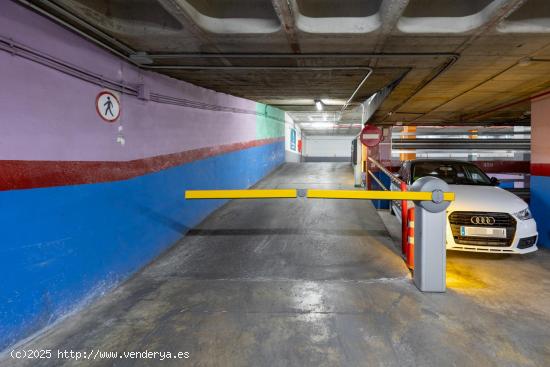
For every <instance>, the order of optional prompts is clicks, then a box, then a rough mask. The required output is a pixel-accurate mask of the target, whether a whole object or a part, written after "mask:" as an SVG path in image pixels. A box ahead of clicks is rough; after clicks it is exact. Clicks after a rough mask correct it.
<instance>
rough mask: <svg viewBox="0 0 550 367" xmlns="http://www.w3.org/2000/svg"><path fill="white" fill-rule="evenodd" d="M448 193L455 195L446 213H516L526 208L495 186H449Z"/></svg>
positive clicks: (514, 196) (508, 193) (524, 204)
mask: <svg viewBox="0 0 550 367" xmlns="http://www.w3.org/2000/svg"><path fill="white" fill-rule="evenodd" d="M449 191H452V192H454V193H455V201H453V202H451V205H450V206H449V208H448V209H447V212H453V211H484V212H501V213H516V212H519V211H520V210H523V209H525V208H526V207H527V203H526V202H525V201H523V200H521V199H520V198H519V197H517V196H516V195H514V194H512V193H511V192H508V191H506V190H503V189H501V188H499V187H495V186H474V185H449Z"/></svg>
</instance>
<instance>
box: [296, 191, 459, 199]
mask: <svg viewBox="0 0 550 367" xmlns="http://www.w3.org/2000/svg"><path fill="white" fill-rule="evenodd" d="M307 197H308V198H311V199H364V200H412V201H431V200H432V198H433V194H432V193H431V192H419V191H375V190H369V191H363V190H313V189H312V190H307ZM454 199H455V194H454V192H444V193H443V200H444V201H453V200H454Z"/></svg>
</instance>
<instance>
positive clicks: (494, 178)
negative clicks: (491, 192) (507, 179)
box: [491, 177, 500, 186]
mask: <svg viewBox="0 0 550 367" xmlns="http://www.w3.org/2000/svg"><path fill="white" fill-rule="evenodd" d="M491 184H492V185H493V186H498V185H499V184H500V181H499V180H498V178H496V177H491Z"/></svg>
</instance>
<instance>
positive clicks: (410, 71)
mask: <svg viewBox="0 0 550 367" xmlns="http://www.w3.org/2000/svg"><path fill="white" fill-rule="evenodd" d="M20 2H23V3H27V4H31V5H34V6H36V7H40V8H41V9H42V10H45V11H46V12H48V13H49V14H51V15H54V16H55V17H57V18H60V19H62V20H63V21H66V22H68V23H70V24H71V25H74V26H75V27H77V28H78V29H80V30H82V31H84V32H86V33H87V34H89V35H90V36H92V37H93V38H95V39H97V40H99V41H101V42H102V43H104V44H106V45H108V46H109V47H110V48H111V49H113V50H115V51H117V52H119V53H121V54H123V55H124V56H126V57H130V58H131V59H132V60H133V61H134V62H137V63H141V66H142V67H144V68H148V69H152V70H155V71H158V72H161V73H164V74H167V75H170V76H172V77H175V78H179V79H182V80H186V81H189V82H191V83H194V84H197V85H201V86H204V87H207V88H211V89H214V90H217V91H220V92H225V93H230V94H233V95H237V96H242V97H245V98H249V99H253V100H256V101H260V102H264V103H269V104H272V105H276V106H278V107H280V108H282V109H284V110H287V111H289V112H291V114H292V116H293V117H294V118H295V119H296V121H297V122H299V123H304V125H303V128H304V131H305V132H306V133H310V134H314V133H339V134H350V133H356V132H357V129H358V128H359V127H358V126H360V122H361V121H360V120H361V117H360V113H359V112H358V111H359V110H358V109H357V110H356V111H355V112H351V113H347V114H346V115H345V116H343V117H342V118H341V119H340V118H339V115H336V117H335V118H332V120H331V118H329V113H328V112H327V114H326V115H325V116H324V115H322V114H321V115H320V114H318V113H317V111H316V110H315V106H314V100H315V99H322V100H323V101H324V102H325V101H327V102H326V103H325V110H326V111H339V109H341V107H342V105H343V104H344V103H345V101H346V100H347V99H348V98H349V97H350V96H351V94H352V93H353V92H354V91H355V89H356V87H357V85H358V84H359V82H360V81H361V80H362V79H363V78H364V76H365V75H366V74H367V72H368V68H369V67H370V68H372V69H373V70H374V71H373V73H372V75H371V76H370V77H369V78H368V80H367V82H366V83H365V84H364V85H363V86H362V87H361V88H360V89H359V91H358V93H357V94H356V96H355V98H354V101H355V102H362V101H363V100H365V99H366V98H367V97H369V96H370V95H372V94H373V93H374V92H376V91H377V90H379V89H381V88H383V87H384V86H386V85H388V84H390V83H391V82H393V81H395V80H397V79H399V78H401V77H403V79H402V80H401V82H400V83H399V84H398V85H397V87H396V88H395V89H394V90H393V92H392V93H391V94H390V95H389V97H388V98H386V100H385V101H384V102H383V104H382V105H381V107H380V108H379V109H378V110H377V112H376V113H375V114H374V116H373V117H372V119H371V121H372V122H374V123H377V124H384V125H393V124H397V123H399V124H404V125H407V124H418V125H426V124H430V125H432V124H435V125H437V124H447V125H448V124H460V125H464V124H472V125H479V124H520V123H528V122H529V113H528V112H529V109H530V103H529V100H528V98H529V97H530V96H532V95H533V94H536V93H539V92H541V91H543V90H546V89H548V88H550V1H548V0H369V1H365V0H93V1H92V0H40V1H38V0H36V1H33V0H25V1H23V0H22V1H20ZM522 100H523V102H520V103H515V102H519V101H522ZM511 103H514V104H512V105H510V106H508V107H506V108H503V109H496V108H497V107H499V106H501V105H508V104H511ZM352 106H353V105H352ZM350 108H351V107H350ZM307 111H311V112H314V113H316V114H314V115H310V114H307V113H304V112H307ZM333 117H334V116H333ZM318 118H319V119H320V121H317V119H318ZM312 123H317V124H313V125H312ZM323 123H326V124H327V128H326V129H323V128H322V126H323V125H322V124H323ZM334 123H336V125H337V126H334ZM308 124H309V125H308ZM340 125H344V126H340ZM311 126H316V127H315V128H313V127H311Z"/></svg>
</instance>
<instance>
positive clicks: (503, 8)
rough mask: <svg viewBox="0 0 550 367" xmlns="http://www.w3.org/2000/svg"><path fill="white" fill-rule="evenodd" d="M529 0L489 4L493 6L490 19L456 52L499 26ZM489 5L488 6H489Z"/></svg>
mask: <svg viewBox="0 0 550 367" xmlns="http://www.w3.org/2000/svg"><path fill="white" fill-rule="evenodd" d="M526 2H527V0H496V1H494V4H495V5H494V6H493V4H490V5H489V6H493V8H492V9H491V10H490V13H489V19H487V21H485V22H484V23H483V25H481V27H478V28H477V29H476V30H475V31H474V33H473V34H472V35H471V36H470V37H469V38H468V39H467V40H466V41H465V42H464V43H462V44H461V45H460V46H459V47H458V48H457V49H456V51H455V52H457V53H461V52H463V51H464V50H465V49H466V48H468V47H469V46H470V45H471V44H472V43H474V42H475V41H476V40H477V39H478V38H479V37H481V36H483V35H484V34H487V32H489V31H490V30H493V29H495V28H496V27H497V25H498V24H499V23H500V22H502V21H503V20H504V19H506V18H507V17H508V16H510V14H512V13H513V12H514V11H516V10H517V9H519V8H520V7H521V6H522V5H523V4H525V3H526ZM489 6H488V7H489Z"/></svg>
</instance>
